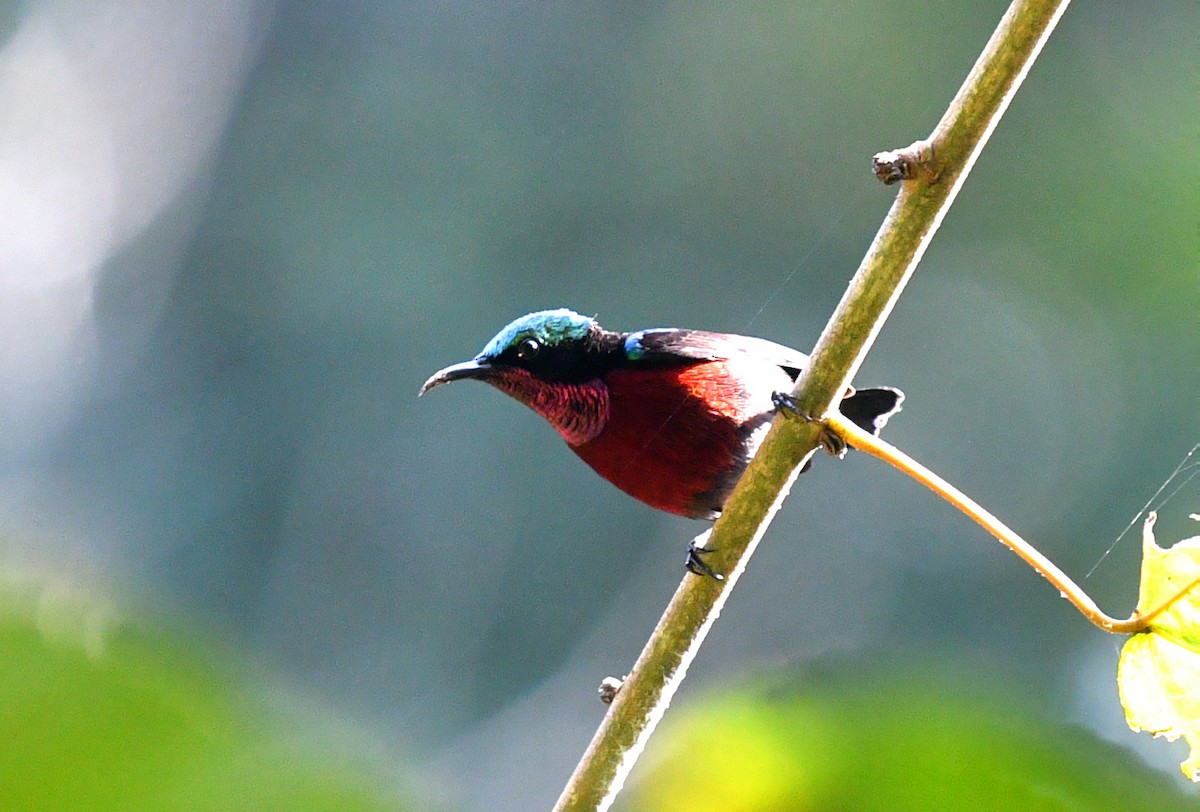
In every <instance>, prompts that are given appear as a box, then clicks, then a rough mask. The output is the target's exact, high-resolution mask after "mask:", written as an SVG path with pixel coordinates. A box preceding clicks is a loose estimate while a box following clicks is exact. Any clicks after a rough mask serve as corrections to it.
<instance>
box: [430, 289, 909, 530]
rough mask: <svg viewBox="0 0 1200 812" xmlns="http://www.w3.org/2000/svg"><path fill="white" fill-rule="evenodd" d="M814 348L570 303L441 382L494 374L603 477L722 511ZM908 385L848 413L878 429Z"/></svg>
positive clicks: (879, 391) (654, 496)
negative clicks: (619, 327) (630, 325)
mask: <svg viewBox="0 0 1200 812" xmlns="http://www.w3.org/2000/svg"><path fill="white" fill-rule="evenodd" d="M807 362H808V356H806V355H805V354H804V353H801V352H798V351H796V350H793V349H790V348H788V347H785V346H783V345H781V344H776V343H774V342H772V341H767V340H765V339H761V338H752V337H750V336H740V335H733V334H729V333H711V332H706V331H702V330H682V329H676V328H654V329H649V330H638V331H635V332H629V333H624V332H616V331H610V330H605V329H604V328H602V327H601V326H600V325H599V324H597V323H596V321H595V320H594V319H591V318H588V317H586V316H581V315H579V314H578V313H575V312H573V311H571V310H566V309H560V310H543V311H539V312H537V313H530V314H528V315H525V316H522V317H521V318H519V319H516V320H515V321H513V322H512V323H510V324H508V325H507V326H506V327H505V328H504V329H503V330H501V331H500V332H499V333H497V334H496V336H495V337H494V338H493V339H492V340H491V341H489V342H488V344H487V346H485V347H484V348H483V350H482V351H481V352H480V353H479V354H478V355H476V356H475V358H473V359H472V360H470V361H466V362H463V363H461V364H454V365H453V366H449V367H446V368H445V369H443V370H440V371H439V372H436V373H434V375H433V376H432V377H430V378H429V380H427V381H426V382H425V384H424V386H422V387H421V391H420V394H422V395H423V394H425V393H426V392H428V391H429V390H430V389H434V388H436V387H438V386H441V385H442V384H446V383H450V382H452V381H458V380H464V379H474V380H480V381H485V382H486V383H489V384H491V385H492V386H494V387H496V388H497V389H499V390H501V391H502V392H505V393H506V394H508V395H510V396H512V397H513V398H515V399H516V400H519V401H521V402H522V403H524V404H525V405H527V406H529V407H530V408H531V409H533V410H534V411H535V412H537V413H538V414H540V415H541V416H542V417H543V418H545V419H546V420H547V421H548V422H549V423H550V424H551V425H552V426H554V428H555V429H556V430H557V431H558V433H559V434H561V435H562V437H563V439H564V440H566V442H567V445H568V446H569V447H570V448H571V450H572V451H574V452H575V453H576V454H578V455H579V457H580V458H582V459H583V461H584V462H586V463H587V464H588V465H590V466H591V467H592V468H593V469H594V470H595V471H596V472H597V473H598V474H600V475H601V476H602V477H604V478H605V479H607V480H608V481H609V482H611V483H613V484H614V485H616V486H617V487H618V488H620V489H621V490H623V491H625V492H626V493H628V494H629V495H630V496H633V497H635V498H637V499H640V500H641V501H643V502H645V503H646V504H648V505H650V506H651V507H655V508H658V509H659V510H665V511H668V512H670V513H676V514H679V515H681V516H689V517H691V518H696V519H715V518H716V517H717V516H718V515H720V512H721V508H722V507H723V506H724V505H725V500H726V499H728V498H729V494H730V492H731V491H732V490H733V485H734V483H736V482H737V480H738V477H740V476H741V474H742V471H743V470H745V468H746V465H747V464H748V463H749V462H750V459H751V458H752V457H753V456H754V453H755V452H756V451H757V450H758V446H759V445H760V444H761V442H762V439H763V436H765V433H766V430H767V428H768V426H769V425H770V422H771V419H772V418H773V417H774V413H775V404H774V402H773V396H774V395H775V393H778V392H787V391H789V390H790V389H791V388H792V386H793V384H794V383H795V379H796V377H797V376H798V375H799V374H800V370H802V369H803V368H804V365H805V364H806V363H807ZM903 400H904V395H903V393H901V392H900V391H899V390H898V389H892V388H890V387H882V388H876V389H860V390H857V391H853V392H852V393H850V394H848V395H847V396H846V397H845V398H844V399H843V400H842V403H841V407H840V408H841V411H842V413H843V414H844V415H846V417H848V418H850V419H851V420H852V421H854V422H855V423H857V424H858V425H860V426H862V427H863V428H864V429H865V430H867V431H870V432H872V433H876V432H878V431H879V429H880V428H882V427H883V425H884V424H885V423H886V422H887V419H888V418H889V417H890V416H891V415H893V414H895V413H896V412H898V411H899V410H900V405H901V403H902V402H903Z"/></svg>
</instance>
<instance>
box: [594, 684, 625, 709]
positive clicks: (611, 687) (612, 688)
mask: <svg viewBox="0 0 1200 812" xmlns="http://www.w3.org/2000/svg"><path fill="white" fill-rule="evenodd" d="M624 684H625V677H605V678H604V679H603V680H601V682H600V689H599V693H600V701H601V702H603V703H604V704H605V705H611V704H612V702H613V700H614V699H616V698H617V694H618V693H620V691H621V686H622V685H624Z"/></svg>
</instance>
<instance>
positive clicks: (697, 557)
mask: <svg viewBox="0 0 1200 812" xmlns="http://www.w3.org/2000/svg"><path fill="white" fill-rule="evenodd" d="M697 540H699V541H701V542H705V541H708V533H707V532H705V533H703V534H701V535H700V536H697V537H696V538H694V539H692V540H691V541H689V542H688V548H687V561H686V562H685V563H684V566H685V567H687V571H688V572H690V573H691V574H692V575H699V576H705V575H707V576H708V577H709V578H712V579H713V580H714V581H724V580H725V576H724V575H722V574H721V573H719V572H717V571H716V570H714V569H713V568H712V567H710V566H708V562H707V561H705V560H704V556H706V555H707V554H709V553H711V552H713V550H710V549H707V548H705V547H701V546H700V545H699V544H697V543H696V542H697Z"/></svg>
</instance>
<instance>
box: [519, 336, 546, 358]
mask: <svg viewBox="0 0 1200 812" xmlns="http://www.w3.org/2000/svg"><path fill="white" fill-rule="evenodd" d="M541 348H542V345H541V344H540V343H538V340H537V339H536V338H526V339H524V340H523V341H521V343H520V344H518V345H517V359H518V360H521V361H532V360H533V359H534V358H535V357H537V354H538V351H539V350H541Z"/></svg>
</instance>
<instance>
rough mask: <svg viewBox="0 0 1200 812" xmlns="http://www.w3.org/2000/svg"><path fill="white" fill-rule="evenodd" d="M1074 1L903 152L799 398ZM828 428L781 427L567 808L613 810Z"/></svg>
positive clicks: (1041, 10) (879, 296)
mask: <svg viewBox="0 0 1200 812" xmlns="http://www.w3.org/2000/svg"><path fill="white" fill-rule="evenodd" d="M1067 4H1068V0H1014V2H1013V3H1012V5H1011V6H1010V7H1009V9H1008V11H1007V12H1006V13H1005V15H1004V17H1003V19H1002V20H1001V21H1000V24H999V25H998V26H997V28H996V31H995V32H994V33H993V34H992V37H991V39H990V40H989V41H988V43H987V45H986V46H985V48H984V50H983V52H982V53H981V54H980V56H979V59H978V60H977V61H976V63H975V66H974V67H973V68H972V70H971V73H970V75H969V76H968V77H967V79H966V81H965V82H964V83H963V86H962V87H961V88H960V89H959V91H958V93H957V94H956V96H955V98H954V100H953V101H952V102H951V104H950V106H949V108H948V109H947V110H946V113H945V115H944V116H943V117H942V120H941V121H940V122H939V123H938V125H937V127H936V129H935V130H934V132H933V134H932V135H931V136H930V138H929V139H928V140H926V141H922V142H918V143H917V144H914V145H913V147H911V148H909V149H908V150H905V151H903V156H904V159H905V160H906V161H907V162H908V163H909V164H910V165H911V167H912V172H911V174H910V175H907V177H910V178H911V179H910V180H908V181H907V182H905V183H904V185H903V186H902V187H901V190H900V194H899V195H897V197H896V200H895V202H894V203H893V205H892V208H891V210H890V211H889V212H888V216H887V218H886V219H885V220H884V222H883V224H882V225H881V226H880V228H879V231H878V233H877V234H876V235H875V239H874V241H873V242H872V244H871V246H870V248H869V249H868V251H867V254H866V256H865V257H864V258H863V261H862V263H861V264H860V265H859V268H858V271H857V272H856V273H855V275H854V278H853V280H852V281H851V283H850V285H849V287H848V289H847V290H846V293H845V295H844V296H843V297H842V301H841V302H840V303H839V304H838V307H837V310H836V311H835V312H834V314H833V316H832V317H831V319H830V321H829V323H828V324H827V325H826V327H825V330H824V331H823V332H822V334H821V337H820V338H819V339H818V341H817V344H816V348H815V349H814V350H813V355H812V357H811V359H810V362H809V365H808V367H807V368H806V369H805V370H804V372H803V374H802V375H801V376H800V378H799V380H798V381H797V383H796V388H795V389H794V390H793V392H792V395H793V397H795V398H796V401H797V403H798V404H799V406H800V408H801V409H802V410H803V411H804V412H805V413H806V414H811V415H816V416H821V415H825V414H826V413H828V412H829V411H830V409H831V408H833V406H834V404H836V403H837V402H838V401H839V400H840V398H841V397H842V394H843V393H844V392H845V389H846V385H847V383H848V382H849V381H850V379H851V378H852V377H853V376H854V373H855V372H856V371H857V370H858V368H859V366H860V365H861V364H862V360H863V358H864V356H865V355H866V353H867V351H868V350H869V349H870V347H871V344H872V343H873V342H874V340H875V337H876V336H877V335H878V334H879V330H880V329H881V328H882V326H883V323H884V321H885V320H886V319H887V316H888V314H889V313H890V312H891V310H892V307H893V305H894V304H895V302H896V299H897V298H898V297H899V295H900V293H901V291H902V290H903V289H904V286H905V284H906V283H907V281H908V279H909V277H910V276H911V274H912V272H913V269H914V268H915V267H916V264H917V262H918V261H919V260H920V258H921V256H922V254H924V252H925V249H926V247H927V246H928V245H929V241H930V240H931V239H932V237H933V234H934V232H936V231H937V228H938V226H939V225H940V224H941V221H942V219H943V218H944V217H945V214H946V211H947V209H948V208H949V206H950V204H951V203H952V202H953V200H954V197H955V196H956V195H957V193H958V190H959V188H961V186H962V183H963V181H964V180H965V179H966V177H967V174H968V173H969V172H970V169H971V167H972V165H973V164H974V162H975V159H976V158H977V157H978V155H979V152H980V151H981V150H982V149H983V146H984V144H986V143H987V139H988V137H989V136H990V135H991V132H992V130H993V129H994V128H995V126H996V124H997V122H998V121H999V120H1000V117H1001V116H1002V115H1003V113H1004V111H1005V110H1006V109H1007V107H1008V104H1009V101H1010V100H1011V99H1012V96H1013V94H1014V93H1015V92H1016V91H1017V88H1018V87H1020V85H1021V82H1022V81H1023V80H1024V78H1025V75H1026V74H1027V72H1028V70H1029V67H1030V66H1031V65H1032V64H1033V62H1034V60H1035V59H1036V58H1037V55H1038V54H1039V52H1040V51H1041V48H1042V45H1043V44H1044V43H1045V41H1046V39H1047V37H1049V35H1050V32H1051V31H1052V30H1053V29H1054V26H1055V24H1056V23H1057V22H1058V20H1059V18H1060V16H1061V15H1062V13H1063V11H1064V10H1065V9H1066V7H1067ZM823 431H824V428H823V426H821V425H820V424H818V423H815V422H804V421H800V420H776V421H775V422H774V424H773V425H772V427H771V430H770V432H769V433H768V435H767V437H766V439H765V440H764V442H763V444H762V446H761V447H760V448H759V450H758V453H757V455H756V456H755V458H754V461H753V462H752V463H751V465H750V466H749V468H747V469H746V472H745V474H744V475H743V476H742V478H741V480H740V481H739V482H738V484H737V487H736V488H735V489H734V492H733V495H732V496H731V497H730V499H729V501H728V502H727V503H726V505H725V509H724V511H723V513H722V515H721V518H720V519H719V520H718V521H717V523H716V525H715V526H714V527H713V531H712V537H711V542H710V546H711V547H712V548H713V552H712V553H711V554H710V555H709V556H708V557H707V558H706V561H707V562H708V563H709V564H710V565H711V566H712V567H713V568H714V569H716V570H717V571H719V572H723V573H724V574H725V580H723V581H716V580H714V579H711V578H700V577H696V576H692V575H688V576H685V578H684V580H683V583H681V584H680V586H679V588H678V589H677V590H676V592H675V595H674V597H673V598H672V599H671V602H670V604H669V605H668V606H667V609H666V611H665V613H664V614H663V616H662V619H661V620H660V621H659V623H658V626H657V627H656V628H655V630H654V632H653V634H652V635H651V637H650V639H649V641H648V642H647V644H646V647H645V648H644V649H643V651H642V653H641V655H640V656H639V657H638V660H637V662H636V663H635V665H634V667H633V670H632V671H631V672H630V674H629V677H628V678H627V679H626V680H625V684H624V685H623V686H622V688H621V690H620V691H619V692H618V693H617V696H616V698H615V699H614V700H613V703H612V705H610V706H609V709H608V713H607V715H606V716H605V718H604V721H603V722H602V723H601V725H600V728H599V730H597V731H596V735H595V736H594V737H593V739H592V742H591V744H590V745H589V746H588V748H587V751H586V752H585V753H584V755H583V758H582V759H581V760H580V762H579V764H578V765H577V767H576V768H575V772H574V773H573V774H572V776H571V778H570V780H569V781H568V783H567V785H566V787H565V788H564V789H563V792H562V795H561V796H560V797H559V799H558V803H557V804H556V805H555V807H554V808H555V810H557V811H558V812H566V810H588V812H591V810H605V809H608V807H609V806H610V805H611V804H612V801H613V799H614V798H615V797H616V795H617V793H618V792H619V791H620V789H621V786H622V785H623V783H624V781H625V778H626V777H627V776H628V774H629V772H630V770H632V768H633V765H634V763H635V762H636V760H637V758H638V756H639V755H640V754H641V752H642V750H643V748H644V747H645V744H646V742H647V740H648V739H649V737H650V735H651V733H652V732H653V730H654V727H655V725H657V723H658V721H659V719H661V718H662V715H663V713H665V711H666V708H667V706H668V705H669V704H670V701H671V698H672V697H673V696H674V693H675V690H676V689H677V688H678V686H679V684H680V683H681V682H682V680H683V677H684V675H685V674H686V672H687V668H688V665H689V664H690V663H691V661H692V659H694V657H695V655H696V651H697V649H698V648H699V646H700V644H701V643H702V642H703V640H704V638H705V636H706V635H707V633H708V630H709V629H710V628H711V627H712V624H713V622H714V621H715V620H716V618H717V616H718V615H719V614H720V612H721V609H722V608H723V607H724V605H725V600H726V599H727V598H728V595H729V592H730V590H731V589H732V588H733V586H734V585H735V584H736V583H737V581H738V579H739V578H740V577H741V574H742V572H743V571H744V570H745V567H746V562H747V561H748V560H749V558H750V555H751V554H752V553H753V552H754V549H755V548H756V547H757V545H758V543H759V541H760V540H761V539H762V537H763V534H764V533H765V532H766V529H767V527H768V525H769V524H770V522H771V519H772V517H773V516H774V514H775V512H776V511H777V510H778V509H779V506H780V504H781V503H782V501H783V499H784V497H785V496H786V495H787V492H788V490H789V489H790V487H791V485H792V483H793V482H794V481H795V478H796V476H797V474H798V472H799V470H800V465H801V464H802V463H803V462H804V461H805V460H806V459H807V458H808V457H809V456H811V455H812V453H813V451H814V450H815V449H816V447H817V445H818V443H819V442H820V439H821V436H822V432H823Z"/></svg>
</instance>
